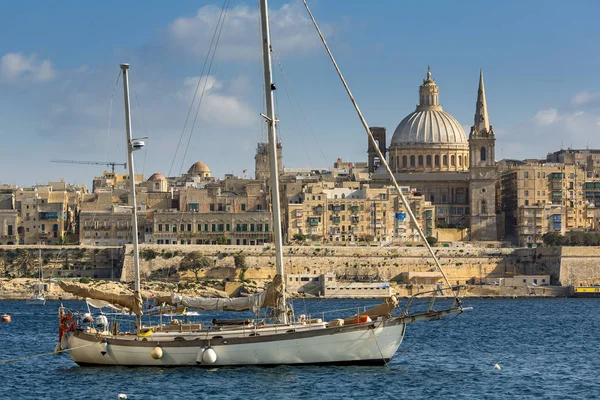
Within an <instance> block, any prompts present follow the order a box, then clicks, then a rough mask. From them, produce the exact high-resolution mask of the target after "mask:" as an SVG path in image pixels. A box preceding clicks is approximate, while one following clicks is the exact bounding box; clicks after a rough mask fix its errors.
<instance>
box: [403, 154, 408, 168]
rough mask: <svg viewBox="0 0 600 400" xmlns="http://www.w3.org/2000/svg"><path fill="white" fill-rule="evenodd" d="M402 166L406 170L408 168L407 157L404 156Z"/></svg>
mask: <svg viewBox="0 0 600 400" xmlns="http://www.w3.org/2000/svg"><path fill="white" fill-rule="evenodd" d="M402 166H403V167H404V168H406V166H407V161H406V156H402Z"/></svg>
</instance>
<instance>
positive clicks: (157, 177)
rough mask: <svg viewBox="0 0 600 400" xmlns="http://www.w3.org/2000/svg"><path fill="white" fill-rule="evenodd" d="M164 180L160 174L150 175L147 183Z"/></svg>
mask: <svg viewBox="0 0 600 400" xmlns="http://www.w3.org/2000/svg"><path fill="white" fill-rule="evenodd" d="M164 180H165V177H164V176H163V174H161V173H160V172H157V173H155V174H152V176H151V177H150V178H148V181H164Z"/></svg>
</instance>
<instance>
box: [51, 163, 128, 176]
mask: <svg viewBox="0 0 600 400" xmlns="http://www.w3.org/2000/svg"><path fill="white" fill-rule="evenodd" d="M50 162H53V163H61V164H87V165H106V166H107V167H111V168H112V172H113V173H114V172H115V166H117V165H118V166H123V168H127V163H118V162H114V161H76V160H51V161H50Z"/></svg>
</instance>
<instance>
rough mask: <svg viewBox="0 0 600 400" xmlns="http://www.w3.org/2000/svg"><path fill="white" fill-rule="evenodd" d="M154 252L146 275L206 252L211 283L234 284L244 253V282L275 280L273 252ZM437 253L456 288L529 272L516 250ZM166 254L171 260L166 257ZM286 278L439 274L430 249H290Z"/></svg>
mask: <svg viewBox="0 0 600 400" xmlns="http://www.w3.org/2000/svg"><path fill="white" fill-rule="evenodd" d="M144 249H152V250H154V251H155V252H157V253H158V254H159V255H158V256H157V257H156V258H154V259H152V260H145V259H143V258H142V259H141V262H140V270H141V274H142V276H144V274H146V275H147V274H149V273H150V272H151V271H152V270H156V269H160V268H168V267H169V266H172V265H177V264H178V263H179V262H180V260H181V258H182V257H183V255H184V254H185V253H186V252H190V251H201V252H203V253H204V255H206V256H208V257H211V258H212V259H213V260H214V262H215V267H214V268H212V269H211V270H209V271H206V272H205V275H204V276H205V277H206V278H210V279H228V278H229V279H235V278H237V277H238V276H239V272H240V271H236V269H235V268H234V267H233V255H234V254H236V253H239V252H243V253H244V254H245V256H246V263H247V265H248V267H249V268H248V270H247V271H246V273H245V278H246V279H250V280H268V279H271V278H272V277H273V276H274V275H275V265H274V252H273V249H272V247H270V246H264V247H258V246H257V247H250V246H202V245H197V246H196V245H183V246H179V245H170V246H169V245H142V246H140V251H141V252H142V253H143V252H144ZM125 253H126V256H125V261H124V267H123V275H122V280H125V281H129V280H131V279H132V277H133V275H132V273H133V257H132V247H131V246H129V245H128V246H127V247H126V251H125ZM435 253H436V255H437V257H438V258H439V260H440V263H441V264H442V267H443V268H444V270H445V271H446V273H447V275H448V278H449V280H450V282H451V283H452V284H465V283H478V282H479V281H480V280H481V279H484V278H500V277H504V276H506V275H507V274H521V273H524V272H523V271H522V270H521V268H520V266H519V265H518V264H517V260H518V258H517V257H516V256H515V254H514V250H512V249H487V248H435ZM165 254H166V255H167V258H165V257H164V255H165ZM284 262H285V268H286V273H296V274H300V273H313V274H322V273H325V272H335V273H336V274H338V275H341V276H346V277H347V278H348V279H352V278H353V277H355V276H359V277H370V278H372V279H373V280H375V279H380V280H394V279H399V275H400V273H402V272H409V271H422V272H424V271H434V270H435V268H436V267H435V264H434V262H433V259H432V257H431V256H430V255H429V253H428V251H427V249H426V248H420V247H419V248H407V247H385V248H378V247H309V246H298V247H293V246H289V247H285V248H284Z"/></svg>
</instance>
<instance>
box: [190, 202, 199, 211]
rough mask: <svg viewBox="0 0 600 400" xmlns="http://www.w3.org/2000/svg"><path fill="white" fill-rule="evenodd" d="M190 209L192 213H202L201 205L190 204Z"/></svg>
mask: <svg viewBox="0 0 600 400" xmlns="http://www.w3.org/2000/svg"><path fill="white" fill-rule="evenodd" d="M188 208H189V210H190V211H196V212H198V211H200V204H198V203H190V204H188Z"/></svg>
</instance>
